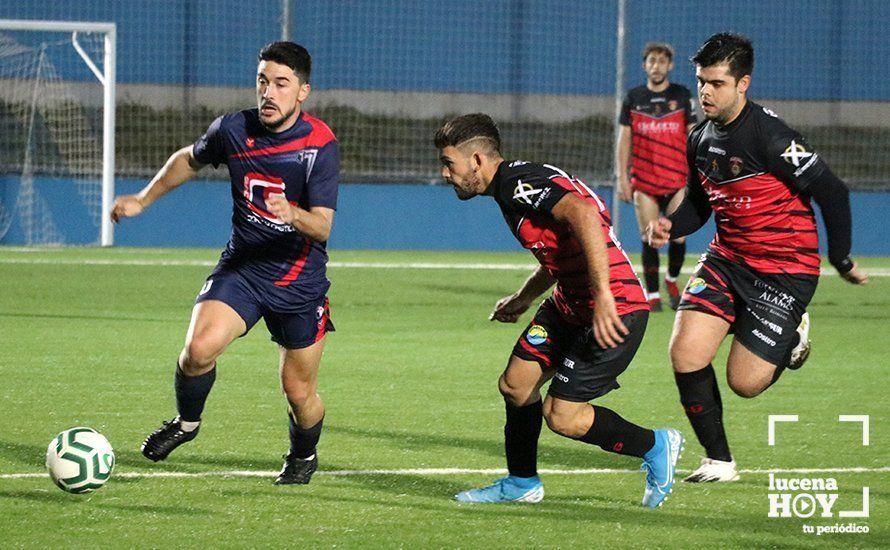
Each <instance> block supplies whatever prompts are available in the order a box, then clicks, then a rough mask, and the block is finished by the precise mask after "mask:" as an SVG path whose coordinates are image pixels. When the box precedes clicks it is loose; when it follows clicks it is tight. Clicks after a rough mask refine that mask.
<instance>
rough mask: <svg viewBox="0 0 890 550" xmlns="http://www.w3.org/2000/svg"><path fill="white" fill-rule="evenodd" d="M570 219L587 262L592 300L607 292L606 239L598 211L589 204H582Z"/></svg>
mask: <svg viewBox="0 0 890 550" xmlns="http://www.w3.org/2000/svg"><path fill="white" fill-rule="evenodd" d="M582 204H583V207H576V208H575V209H574V211H573V212H572V214H571V217H570V222H569V223H570V225H571V227H572V231H573V232H574V233H575V236H576V237H577V238H578V242H580V243H581V249H582V250H583V251H584V258H585V259H586V260H587V274H588V276H589V277H590V293H591V295H593V297H594V299H596V297H597V296H599V295H600V294H601V293H602V292H609V291H610V288H609V254H608V252H607V250H606V238H605V236H604V235H603V229H602V226H601V222H600V215H599V211H598V210H597V209H596V208H595V207H594V206H593V205H590V204H587V203H582Z"/></svg>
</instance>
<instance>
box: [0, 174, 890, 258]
mask: <svg viewBox="0 0 890 550" xmlns="http://www.w3.org/2000/svg"><path fill="white" fill-rule="evenodd" d="M18 185H19V183H18V179H16V178H0V203H2V204H13V203H14V199H15V197H16V196H17V192H18ZM144 185H145V181H143V180H118V181H117V193H118V194H128V193H135V192H137V191H138V190H139V189H141V188H142V187H143V186H144ZM35 187H36V190H37V193H38V194H39V195H40V196H41V197H42V198H43V201H44V207H45V208H47V209H49V211H51V213H52V216H51V219H53V220H54V223H55V225H56V228H57V229H58V230H59V231H60V232H62V233H63V234H64V236H65V238H66V240H67V242H69V243H89V242H95V241H96V239H97V235H98V228H96V227H94V226H93V224H92V221H91V220H90V216H89V213H88V212H87V209H86V208H85V207H83V206H82V205H81V200H80V198H79V197H78V196H77V192H76V190H75V187H74V185H72V184H71V182H66V181H64V180H54V179H50V178H38V179H37V180H36V181H35ZM602 194H603V195H604V198H606V202H607V203H609V202H611V201H610V199H611V189H603V190H602ZM851 204H852V209H853V249H854V252H855V253H857V254H860V255H873V256H877V255H880V256H890V240H888V239H886V238H885V237H884V232H883V230H882V228H881V225H882V222H883V220H885V219H886V217H887V212H890V193H866V192H854V193H852V195H851ZM231 209H232V199H231V195H230V191H229V184H228V182H213V181H193V182H190V183H188V184H186V185H184V186H182V187H180V188H179V189H177V190H175V191H174V192H173V193H172V194H171V195H169V196H167V197H164V198H162V199H161V200H160V201H159V202H157V203H155V204H154V205H152V207H151V208H149V209H148V210H146V211H145V213H144V214H143V215H142V216H140V217H138V218H134V219H129V220H124V221H123V223H121V224H120V225H118V226H117V228H116V231H115V243H116V244H118V245H121V246H174V247H176V246H209V247H219V248H221V247H222V246H223V245H225V243H226V240H227V239H228V237H229V231H230V227H231V226H230V218H231ZM620 214H621V216H620V217H621V227H620V230H621V235H622V237H623V238H622V242H623V245H624V247H625V249H626V250H628V252H634V253H636V252H639V251H640V240H639V238H637V227H636V220H635V218H634V214H633V209H632V207H631V206H630V205H627V204H622V205H621V212H620ZM821 229H822V228H821V227H820V231H821ZM713 234H714V226H713V222H708V225H706V226H705V227H704V228H702V229H701V230H700V231H699V232H698V233H696V234H695V235H692V236H691V237H690V238H689V250H690V251H702V250H704V249H705V248H706V247H707V244H708V242H709V241H710V239H711V237H712V236H713ZM823 235H824V232H823ZM821 241H822V242H823V243H824V237H823V238H822V239H821ZM24 242H25V239H24V233H23V230H22V227H21V220H20V219H18V218H16V219H15V220H14V221H13V224H12V226H11V227H10V229H9V231H8V232H7V233H6V235H5V236H4V237H3V238H2V239H0V244H7V245H9V244H22V243H24ZM330 246H331V247H332V248H340V249H424V250H496V251H497V250H519V246H518V245H517V244H516V242H515V240H514V239H513V236H512V235H511V234H510V231H509V230H508V229H507V226H506V224H505V223H504V221H503V218H502V217H501V214H500V211H499V209H498V207H497V205H496V204H495V203H494V201H493V200H491V199H490V198H488V197H477V198H475V199H473V200H470V201H460V200H458V199H457V198H456V197H455V195H454V192H453V191H452V190H451V188H449V187H445V186H442V185H372V184H350V185H341V187H340V199H339V205H338V209H337V215H336V217H335V218H334V229H333V234H332V237H331V241H330Z"/></svg>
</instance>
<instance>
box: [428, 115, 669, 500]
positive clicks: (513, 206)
mask: <svg viewBox="0 0 890 550" xmlns="http://www.w3.org/2000/svg"><path fill="white" fill-rule="evenodd" d="M434 142H435V145H436V147H437V148H438V149H439V154H440V159H441V161H442V166H443V167H442V176H443V177H444V178H445V180H446V182H447V183H448V184H449V185H451V186H452V187H453V188H454V190H455V192H456V193H457V196H458V198H460V199H462V200H467V199H470V198H472V197H475V196H477V195H488V196H491V197H493V198H494V200H495V201H496V202H497V203H498V206H500V208H501V212H502V213H503V216H504V219H505V220H506V222H507V224H508V225H509V227H510V229H511V231H512V232H513V234H514V235H515V236H516V238H517V240H519V242H520V243H521V244H522V246H523V247H524V248H526V249H528V250H529V251H531V252H532V254H534V256H535V257H536V258H537V260H538V262H539V263H540V264H541V265H540V267H539V268H538V269H536V270H535V271H534V273H532V274H531V276H530V277H529V278H528V280H526V281H525V283H524V284H523V285H522V287H521V288H520V289H519V290H518V291H517V292H515V293H514V294H511V295H510V296H507V297H505V298H503V299H501V300H500V301H499V302H498V303H497V304H496V305H495V308H494V311H493V312H492V314H491V319H493V320H496V321H500V322H507V323H515V322H516V321H517V320H518V318H519V316H520V315H521V314H522V313H524V312H525V311H526V310H527V309H528V308H529V307H530V306H531V304H532V303H533V302H534V300H535V299H536V298H538V297H539V296H540V295H541V294H543V293H544V292H546V291H547V290H548V289H549V288H550V287H551V286H553V285H554V283H555V284H556V288H555V290H554V291H553V294H552V295H551V296H550V297H549V298H547V299H546V300H544V301H543V302H542V303H541V305H540V307H539V308H538V310H537V312H536V313H535V315H534V318H533V319H532V321H531V323H529V325H528V326H527V327H526V329H525V330H524V331H523V333H522V335H521V336H520V337H519V340H518V341H517V342H516V345H515V346H514V347H513V353H512V355H511V356H510V359H509V361H508V363H507V368H506V370H505V371H504V373H503V374H502V375H501V377H500V380H499V383H498V387H499V389H500V392H501V394H502V395H503V397H504V401H505V404H506V409H507V423H506V426H505V428H504V439H505V441H504V443H505V450H506V454H507V468H508V470H509V475H508V476H507V477H505V478H502V479H499V480H497V481H495V482H494V483H493V484H492V485H490V486H488V487H484V488H481V489H472V490H469V491H463V492H461V493H459V494H458V495H456V498H457V500H459V501H461V502H517V501H519V502H539V501H540V500H541V499H542V498H543V496H544V486H543V484H542V483H541V479H540V478H539V477H538V472H537V450H538V436H539V435H540V433H541V424H542V416H543V418H544V419H546V420H547V425H548V426H549V427H550V429H552V430H553V431H554V432H556V433H558V434H560V435H563V436H565V437H568V438H571V439H577V440H579V441H583V442H584V443H588V444H593V445H598V446H600V447H602V448H603V449H604V450H606V451H610V452H614V453H619V454H625V455H630V456H635V457H639V458H642V459H643V467H644V469H646V470H647V472H648V473H647V476H646V489H645V491H644V495H643V505H644V506H647V507H650V508H654V507H657V506H660V505H661V504H662V503H663V502H664V499H665V498H667V495H668V493H669V492H670V491H671V487H672V486H673V480H674V471H675V468H676V463H677V459H678V458H679V454H680V451H681V449H682V444H683V439H682V437H681V436H680V433H679V432H677V431H676V430H669V429H662V430H655V431H653V430H650V429H647V428H643V427H640V426H638V425H636V424H633V423H631V422H628V421H627V420H625V419H624V418H622V417H621V416H619V415H618V414H617V413H615V412H614V411H612V410H611V409H608V408H606V407H601V406H598V405H590V404H589V401H591V400H593V399H596V398H598V397H602V396H603V395H605V394H607V393H608V392H610V391H612V390H613V389H616V388H618V382H617V378H618V376H619V375H620V374H621V373H622V372H624V370H625V369H626V368H627V367H628V365H629V364H630V362H631V360H632V359H633V356H634V354H635V353H636V351H637V348H638V347H639V345H640V342H641V341H642V339H643V333H644V332H645V330H646V323H647V320H648V317H649V304H648V303H647V302H646V299H645V297H644V294H643V289H642V287H641V286H640V281H639V279H637V277H636V274H635V273H634V271H633V268H632V267H631V265H630V262H629V261H628V259H627V256H625V254H624V252H623V251H622V250H621V247H620V246H619V244H618V242H617V240H616V239H615V238H614V235H613V233H612V228H611V225H610V220H609V213H608V210H607V209H606V207H605V205H603V203H602V202H601V201H600V199H599V197H597V195H596V194H595V193H593V192H592V191H591V190H590V189H588V188H587V186H586V185H585V184H584V183H583V182H582V181H581V180H579V179H578V178H576V177H573V176H571V175H569V174H567V173H566V172H564V171H563V170H561V169H559V168H557V167H555V166H551V165H547V164H536V163H531V162H524V161H520V160H514V161H506V160H504V159H503V157H502V156H501V152H500V148H501V142H500V134H499V132H498V129H497V126H495V123H494V122H493V121H492V120H491V118H490V117H488V116H487V115H484V114H471V115H464V116H460V117H457V118H455V119H453V120H451V121H449V122H447V123H446V124H445V125H443V126H442V127H441V128H440V129H439V131H438V132H437V133H436V136H435V140H434ZM551 379H552V381H551ZM548 381H550V387H549V389H548V392H547V397H546V399H544V401H543V403H542V401H541V394H540V389H541V387H542V386H543V385H544V384H546V383H547V382H548Z"/></svg>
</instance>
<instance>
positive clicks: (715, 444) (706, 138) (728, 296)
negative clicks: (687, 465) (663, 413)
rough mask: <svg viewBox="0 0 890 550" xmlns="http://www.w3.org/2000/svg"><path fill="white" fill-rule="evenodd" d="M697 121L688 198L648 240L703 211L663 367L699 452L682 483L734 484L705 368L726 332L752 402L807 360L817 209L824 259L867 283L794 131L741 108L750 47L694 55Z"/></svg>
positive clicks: (815, 160) (741, 387)
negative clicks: (699, 242)
mask: <svg viewBox="0 0 890 550" xmlns="http://www.w3.org/2000/svg"><path fill="white" fill-rule="evenodd" d="M692 61H693V62H694V63H695V65H696V76H697V78H698V94H699V99H700V101H701V105H702V109H703V111H704V113H705V117H706V119H707V120H705V121H703V122H702V123H700V124H699V125H698V126H696V127H695V129H694V130H693V131H692V132H691V133H690V135H689V140H688V144H687V151H688V153H687V155H688V163H689V171H690V176H689V182H688V184H687V187H686V198H685V200H684V201H683V203H682V204H681V205H680V206H679V208H678V209H677V210H676V211H675V212H674V213H673V214H671V215H670V216H668V217H667V218H660V219H658V220H657V221H654V222H652V223H651V224H650V225H649V230H650V235H651V237H650V238H651V244H652V245H653V246H655V247H659V246H663V245H664V244H665V242H667V240H668V239H673V238H677V237H682V236H685V235H689V234H690V233H693V232H695V231H697V230H698V229H699V228H700V227H701V226H702V225H703V224H704V223H705V222H706V221H707V219H708V218H709V217H710V215H711V212H712V211H713V213H714V216H715V221H716V224H717V234H716V236H715V237H714V240H713V241H712V242H711V245H710V248H709V249H708V251H707V253H706V254H705V255H704V256H702V260H701V262H700V263H699V264H698V265H697V266H696V268H695V272H694V273H693V275H692V278H691V279H690V281H689V284H688V285H687V286H686V289H685V291H684V292H683V296H682V300H681V302H680V308H679V309H680V311H679V312H678V313H677V317H676V320H675V323H674V332H673V336H672V337H671V343H670V355H671V363H672V365H673V368H674V373H675V377H676V381H677V388H678V389H679V391H680V401H681V403H682V404H683V407H684V409H685V410H686V415H687V416H688V417H689V421H690V422H691V424H692V428H693V429H694V430H695V434H696V435H697V436H698V440H699V442H700V443H701V444H702V446H703V447H704V448H705V452H706V454H707V456H706V457H705V458H704V459H703V460H702V462H701V466H700V467H699V468H698V469H697V470H695V471H694V472H693V473H692V475H690V476H689V477H687V478H686V480H685V481H691V482H703V481H735V480H736V479H738V477H739V476H738V470H737V468H736V463H735V461H734V460H733V458H732V454H731V453H730V450H729V443H728V442H727V439H726V432H725V430H724V428H723V407H722V404H721V400H720V391H719V389H718V387H717V378H716V376H715V374H714V368H713V367H712V366H711V362H712V361H713V359H714V355H715V354H716V353H717V348H718V347H719V346H720V343H721V342H722V341H723V339H724V338H725V337H726V335H727V334H728V333H729V332H730V331H732V332H733V334H734V338H733V341H732V347H731V349H730V352H729V359H728V360H727V364H726V378H727V382H728V383H729V387H730V388H732V390H733V391H734V392H735V393H737V394H738V395H740V396H742V397H754V396H756V395H758V394H760V393H761V392H763V391H764V390H766V389H767V388H768V387H770V386H771V385H772V384H774V383H775V382H776V380H778V378H779V376H780V375H781V374H782V372H783V371H784V370H785V369H786V368H789V369H798V368H800V367H801V366H802V365H803V363H804V361H806V359H807V357H808V355H809V351H810V342H809V338H808V331H809V319H808V316H807V314H806V307H807V304H808V303H809V302H810V299H811V298H812V297H813V293H814V292H815V291H816V283H817V281H818V278H819V264H820V260H819V247H818V244H819V243H818V237H817V233H816V219H815V216H814V214H813V207H812V205H811V203H810V198H811V197H812V199H813V200H814V201H815V202H816V203H817V204H818V205H819V208H820V210H821V211H822V217H823V219H824V221H825V227H826V230H827V235H828V258H829V261H830V262H831V264H832V265H833V266H834V267H835V268H836V269H837V270H838V272H839V273H840V274H841V276H842V277H843V278H844V279H845V280H847V281H849V282H851V283H854V284H865V283H866V282H867V281H868V277H867V276H866V275H865V273H862V272H861V271H860V270H859V269H858V268H857V266H856V263H855V262H853V260H852V259H850V256H849V254H850V241H851V236H850V234H851V219H850V201H849V192H848V190H847V187H846V186H845V185H844V183H843V182H842V181H841V180H839V179H838V178H837V177H836V176H835V175H834V174H833V173H832V172H831V170H829V168H828V166H827V165H826V164H825V162H824V161H823V160H822V158H821V157H820V156H819V155H818V154H817V153H816V152H814V151H813V149H812V148H811V147H810V146H809V144H807V142H806V141H805V140H804V139H803V138H802V137H801V135H800V134H799V133H797V132H796V131H794V130H792V129H791V128H789V127H788V126H787V125H786V124H785V123H784V122H783V121H782V120H780V119H779V118H777V117H776V115H775V113H773V112H772V111H770V110H769V109H767V108H765V107H761V106H760V105H757V104H756V103H753V102H751V101H748V99H747V91H748V87H749V86H750V84H751V72H752V69H753V67H754V50H753V48H752V47H751V42H750V41H749V40H748V39H747V38H745V37H743V36H739V35H736V34H728V33H719V34H715V35H713V36H711V37H710V38H708V40H707V41H706V42H705V43H704V44H702V46H701V48H700V49H699V50H698V52H697V53H696V54H695V56H694V57H693V58H692Z"/></svg>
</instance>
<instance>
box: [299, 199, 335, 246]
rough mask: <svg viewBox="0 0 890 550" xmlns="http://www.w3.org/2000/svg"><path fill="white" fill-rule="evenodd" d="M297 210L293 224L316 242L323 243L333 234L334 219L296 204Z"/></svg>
mask: <svg viewBox="0 0 890 550" xmlns="http://www.w3.org/2000/svg"><path fill="white" fill-rule="evenodd" d="M294 210H295V211H296V213H295V216H294V219H293V221H291V225H292V226H293V227H294V229H296V230H297V231H299V232H300V233H302V234H303V235H306V236H307V237H309V238H310V239H312V240H313V241H315V242H319V243H323V242H326V241H327V240H328V238H329V237H330V236H331V225H333V224H332V220H331V219H329V218H328V217H326V216H324V215H323V214H321V213H320V212H312V211H310V210H304V209H302V208H300V207H299V206H295V207H294Z"/></svg>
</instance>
